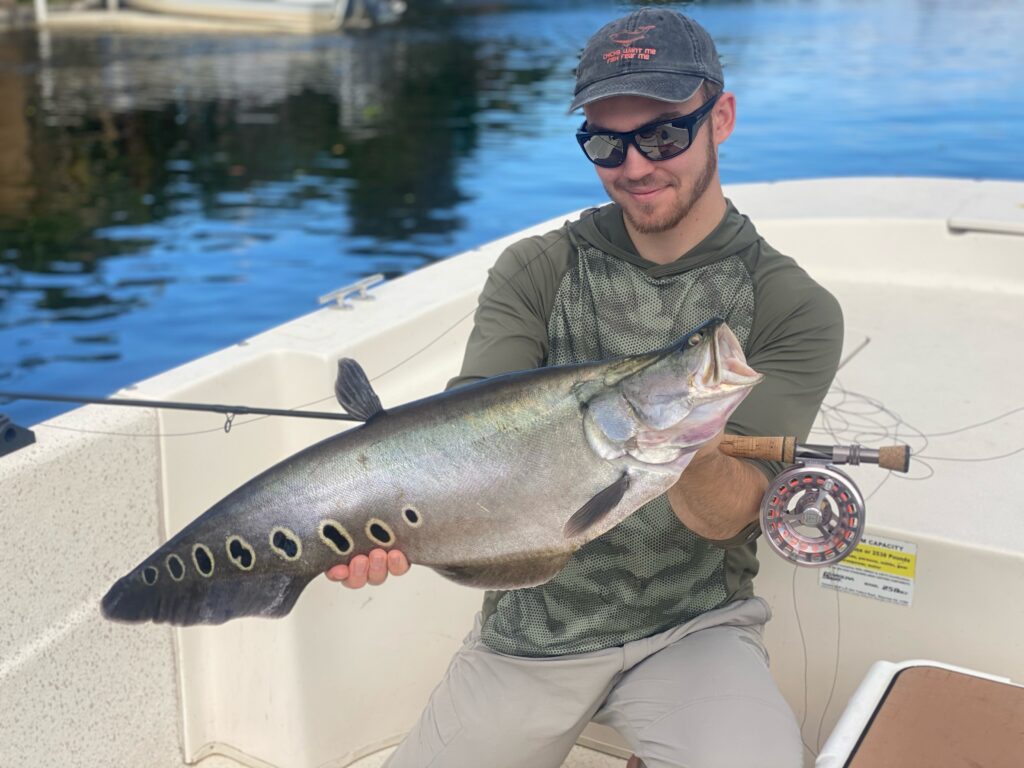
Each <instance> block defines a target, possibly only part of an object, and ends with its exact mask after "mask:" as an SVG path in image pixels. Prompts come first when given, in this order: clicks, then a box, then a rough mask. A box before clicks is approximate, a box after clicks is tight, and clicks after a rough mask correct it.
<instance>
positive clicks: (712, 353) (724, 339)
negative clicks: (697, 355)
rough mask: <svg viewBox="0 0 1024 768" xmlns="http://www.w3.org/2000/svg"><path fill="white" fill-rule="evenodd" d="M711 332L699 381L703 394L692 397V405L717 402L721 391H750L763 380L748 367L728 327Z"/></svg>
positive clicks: (696, 393) (762, 376)
mask: <svg viewBox="0 0 1024 768" xmlns="http://www.w3.org/2000/svg"><path fill="white" fill-rule="evenodd" d="M713 333H714V337H713V338H712V339H711V341H710V343H709V344H708V345H707V348H706V349H707V351H706V354H705V360H704V365H703V368H702V375H701V377H700V380H699V382H698V383H699V385H700V390H703V391H697V392H694V393H693V395H692V402H694V403H695V404H697V403H703V402H709V401H711V400H718V399H720V398H721V397H722V395H723V393H724V392H735V391H738V390H744V389H750V388H751V387H753V386H754V385H755V384H757V383H758V382H760V381H761V380H762V379H763V378H764V375H763V374H760V373H758V372H757V371H755V370H754V369H753V368H751V367H750V366H749V365H747V358H746V356H745V355H744V354H743V346H742V345H741V344H740V341H739V339H737V338H736V335H735V334H734V333H733V332H732V330H730V328H729V326H727V325H726V324H725V323H722V324H721V325H719V326H718V327H716V328H715V330H714V331H713Z"/></svg>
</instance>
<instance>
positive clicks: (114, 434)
mask: <svg viewBox="0 0 1024 768" xmlns="http://www.w3.org/2000/svg"><path fill="white" fill-rule="evenodd" d="M566 239H567V238H566V236H565V235H561V236H560V237H559V238H558V239H557V240H555V241H554V242H552V243H550V244H549V245H547V246H545V247H544V248H541V249H540V250H539V251H537V253H536V254H534V255H533V256H531V257H530V258H529V259H528V260H527V261H526V262H525V263H523V264H521V265H520V266H519V268H518V269H517V270H515V272H513V273H512V274H511V275H510V276H509V277H508V278H506V277H505V276H504V275H500V274H498V273H497V272H495V271H494V269H493V268H492V269H490V270H489V271H488V274H489V276H490V277H492V278H495V279H500V280H502V281H503V283H504V284H503V285H498V286H497V287H496V290H497V289H501V288H505V287H510V286H512V282H511V281H512V279H514V278H516V277H518V276H519V274H520V273H522V272H523V271H524V270H526V269H527V268H529V267H530V266H531V265H532V264H533V263H534V262H535V261H537V260H538V259H540V258H541V257H542V256H545V255H546V254H547V253H548V251H550V250H551V249H552V248H554V247H555V246H556V245H560V244H562V243H563V242H564V241H565V240H566ZM485 287H486V286H485ZM476 310H477V307H476V306H474V307H473V308H472V309H471V310H470V311H469V312H467V313H466V314H464V315H462V316H461V317H459V319H458V320H456V321H455V322H454V323H452V324H451V325H449V326H448V327H447V328H445V329H444V330H443V331H441V333H439V334H438V335H437V336H435V337H434V338H433V339H431V340H430V341H428V342H427V343H426V344H425V345H423V346H422V347H420V348H419V349H418V350H416V351H415V352H413V353H412V354H410V355H409V356H407V357H405V358H403V359H402V360H400V361H399V362H397V363H395V364H394V365H393V366H391V367H390V368H388V369H386V370H384V371H382V372H381V373H378V374H377V375H375V376H373V377H371V378H370V381H378V380H379V379H381V378H383V377H384V376H387V375H388V374H390V373H393V372H394V371H396V370H397V369H398V368H401V367H402V366H403V365H405V364H406V363H408V362H409V361H410V360H412V359H414V358H416V357H417V356H419V355H421V354H422V353H423V352H425V351H426V350H427V349H429V348H430V347H432V346H433V345H434V344H436V343H437V342H439V341H440V340H441V339H443V338H444V337H445V336H447V335H448V334H449V333H451V332H452V331H454V330H455V329H456V328H458V327H459V326H460V325H461V324H462V323H464V322H465V321H466V320H468V319H469V318H470V317H472V316H473V314H474V313H475V312H476ZM14 399H17V398H10V399H6V402H11V401H12V400H14ZM96 399H99V398H96ZM334 399H335V397H334V396H333V395H327V396H325V397H321V398H318V399H316V400H311V401H309V402H307V403H303V404H302V405H297V406H294V407H293V408H290V409H275V410H276V411H277V413H276V414H273V415H278V416H295V417H301V416H304V415H305V414H303V413H301V411H300V410H299V409H302V408H309V407H311V406H314V405H318V404H320V403H323V402H326V401H328V400H334ZM96 404H97V405H119V403H116V402H103V403H96ZM124 404H127V403H124ZM139 405H140V407H145V408H155V407H157V406H156V405H154V404H150V403H147V402H145V401H141V402H140V404H139ZM178 410H191V409H187V408H178ZM239 410H242V409H241V408H239ZM285 411H287V412H285ZM266 418H269V414H268V415H263V416H256V417H254V418H251V419H246V420H245V421H238V422H235V421H234V420H230V423H231V429H234V428H238V427H244V426H247V425H249V424H253V423H255V422H257V421H263V420H264V419H266ZM225 423H226V424H227V423H228V422H225ZM32 428H33V429H40V428H42V429H57V430H63V431H65V432H78V433H81V434H89V435H108V436H112V437H129V438H131V437H137V438H147V439H149V438H154V437H194V436H197V435H209V434H214V433H217V432H225V433H230V429H225V428H224V427H223V426H222V427H218V428H211V429H203V430H196V431H191V432H146V433H142V432H139V433H126V432H110V431H104V430H94V429H83V428H79V427H67V426H57V425H51V424H47V423H45V422H43V423H40V424H36V425H34V426H33V427H32Z"/></svg>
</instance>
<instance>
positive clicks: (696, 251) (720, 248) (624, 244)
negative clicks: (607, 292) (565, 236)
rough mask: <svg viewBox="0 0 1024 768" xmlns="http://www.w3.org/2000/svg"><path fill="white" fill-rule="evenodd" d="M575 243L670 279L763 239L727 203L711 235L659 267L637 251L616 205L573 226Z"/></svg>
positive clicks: (594, 212)
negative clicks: (593, 248) (578, 242)
mask: <svg viewBox="0 0 1024 768" xmlns="http://www.w3.org/2000/svg"><path fill="white" fill-rule="evenodd" d="M569 231H570V233H571V235H572V237H573V238H574V239H575V240H582V241H585V242H587V243H589V244H590V245H592V246H594V247H595V248H597V249H598V250H600V251H603V252H604V253H607V254H608V255H609V256H614V257H615V258H617V259H622V260H623V261H628V262H629V263H631V264H635V265H636V266H638V267H640V268H642V269H644V270H645V271H646V272H647V274H648V275H649V276H650V277H655V278H658V277H667V276H669V275H678V274H682V273H683V272H689V271H690V270H691V269H697V268H699V267H703V266H706V265H708V264H711V263H713V262H716V261H720V260H722V259H725V258H728V257H730V256H733V255H735V254H737V253H740V252H742V251H745V250H746V249H748V248H749V247H750V246H752V245H754V244H755V243H757V242H758V241H760V240H761V236H760V235H759V234H758V233H757V230H756V229H755V228H754V225H753V224H752V223H751V221H750V219H748V218H747V217H746V216H744V215H743V214H742V213H740V212H739V211H737V210H736V207H735V206H734V205H733V204H732V201H731V200H726V210H725V215H724V216H723V217H722V220H721V221H720V222H719V223H718V226H717V227H715V228H714V229H713V230H712V231H711V233H710V234H709V235H708V236H707V237H705V238H704V239H703V240H701V241H700V242H699V243H697V245H695V246H694V247H693V248H691V249H690V250H689V251H687V252H686V253H683V254H680V256H679V258H677V259H676V260H675V261H673V262H672V263H671V264H655V263H654V262H653V261H648V260H647V259H645V258H644V257H643V256H641V255H640V254H639V253H637V251H636V246H634V245H633V240H632V238H630V236H629V232H627V231H626V223H625V221H623V218H622V208H621V207H619V206H618V205H617V204H615V203H609V204H608V205H603V206H601V207H600V208H592V209H590V210H589V211H585V212H584V213H583V214H582V215H581V216H580V219H579V221H576V222H573V223H572V224H570V225H569Z"/></svg>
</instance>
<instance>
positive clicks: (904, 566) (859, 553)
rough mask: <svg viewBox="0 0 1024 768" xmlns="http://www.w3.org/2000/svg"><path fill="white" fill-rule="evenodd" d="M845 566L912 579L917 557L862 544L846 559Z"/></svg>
mask: <svg viewBox="0 0 1024 768" xmlns="http://www.w3.org/2000/svg"><path fill="white" fill-rule="evenodd" d="M843 564H844V565H852V566H856V567H858V568H863V569H865V570H868V571H876V572H878V573H889V574H892V575H893V576H903V577H905V578H908V579H912V578H914V568H915V566H916V565H917V555H916V554H911V553H908V552H897V551H894V550H892V549H886V548H885V547H876V546H874V545H872V544H864V543H863V542H862V543H860V544H858V545H857V546H856V548H855V549H854V550H853V552H851V553H850V554H849V555H848V556H847V557H846V560H845V562H844V563H843Z"/></svg>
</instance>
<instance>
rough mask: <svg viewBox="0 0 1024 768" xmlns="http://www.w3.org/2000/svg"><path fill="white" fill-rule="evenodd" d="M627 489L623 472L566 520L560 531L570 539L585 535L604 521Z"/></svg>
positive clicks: (626, 473)
mask: <svg viewBox="0 0 1024 768" xmlns="http://www.w3.org/2000/svg"><path fill="white" fill-rule="evenodd" d="M628 489H629V473H628V472H623V473H622V474H621V475H619V479H618V480H616V481H615V482H614V483H612V484H611V485H609V486H608V487H607V488H605V489H604V490H603V491H600V492H599V493H598V494H597V495H596V496H594V497H593V498H592V499H591V500H590V501H588V502H587V503H586V504H584V505H583V506H582V507H580V508H579V509H577V510H576V511H575V512H574V513H573V516H572V517H570V518H569V519H568V520H566V522H565V528H563V529H562V533H563V534H564V535H565V538H567V539H571V538H573V537H574V536H579V535H580V534H581V533H586V532H587V531H588V530H590V529H591V528H593V527H594V526H595V525H597V524H598V523H600V522H601V521H602V520H604V518H605V517H606V516H607V515H608V513H609V512H611V511H612V510H613V509H615V507H616V505H617V504H618V503H619V502H620V501H622V497H623V496H625V494H626V491H627V490H628Z"/></svg>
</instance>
